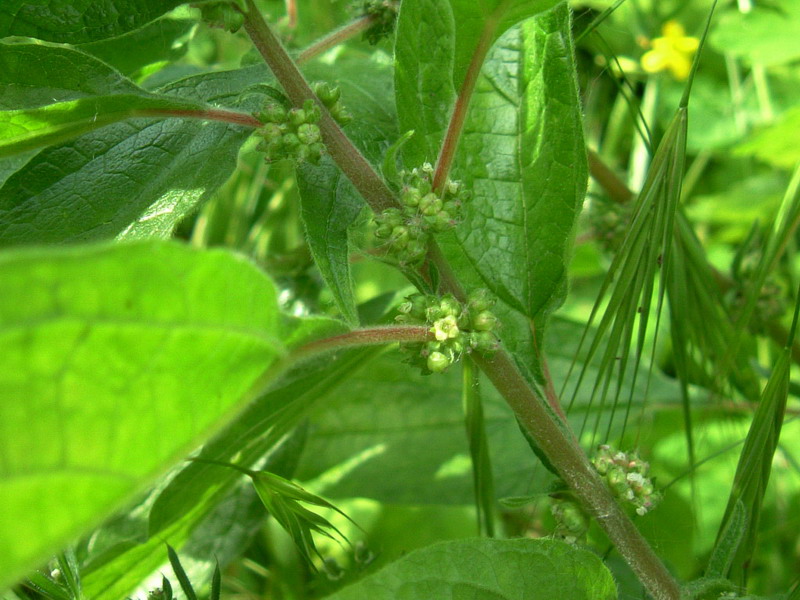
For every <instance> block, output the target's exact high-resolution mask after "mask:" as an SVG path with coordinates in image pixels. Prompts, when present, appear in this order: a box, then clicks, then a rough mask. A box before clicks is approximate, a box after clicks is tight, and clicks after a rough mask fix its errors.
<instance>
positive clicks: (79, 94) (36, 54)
mask: <svg viewBox="0 0 800 600" xmlns="http://www.w3.org/2000/svg"><path fill="white" fill-rule="evenodd" d="M0 86H2V88H3V93H2V94H0V109H2V110H10V109H21V108H35V107H37V106H45V105H47V104H53V103H55V102H66V101H68V100H77V99H80V98H88V97H91V96H105V95H109V94H135V93H139V92H141V89H140V88H139V87H137V86H136V84H134V83H133V82H132V81H131V80H129V79H126V78H125V77H123V76H122V75H120V73H119V72H117V71H116V70H114V69H112V68H111V67H109V66H108V65H107V64H105V63H103V62H101V61H99V60H97V59H96V58H94V57H92V56H89V55H88V54H85V53H83V52H79V51H77V50H73V49H71V48H67V47H64V46H54V45H51V44H41V43H30V42H26V43H9V42H0Z"/></svg>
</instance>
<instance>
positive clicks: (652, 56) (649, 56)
mask: <svg viewBox="0 0 800 600" xmlns="http://www.w3.org/2000/svg"><path fill="white" fill-rule="evenodd" d="M667 62H668V61H667V57H666V55H665V53H664V52H659V51H658V50H650V52H645V53H644V54H643V55H642V68H643V69H644V70H645V71H646V72H648V73H658V72H659V71H663V70H664V69H665V68H666V67H667Z"/></svg>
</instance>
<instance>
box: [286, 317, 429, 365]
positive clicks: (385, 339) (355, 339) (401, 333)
mask: <svg viewBox="0 0 800 600" xmlns="http://www.w3.org/2000/svg"><path fill="white" fill-rule="evenodd" d="M433 339H434V337H433V333H431V331H430V327H428V326H426V325H390V326H387V327H373V328H370V329H356V330H354V331H349V332H347V333H343V334H341V335H336V336H333V337H329V338H323V339H321V340H314V341H313V342H309V343H307V344H305V345H304V346H300V347H299V348H297V349H296V350H294V351H292V352H291V353H290V354H289V356H290V357H291V358H292V360H293V362H295V361H300V360H305V359H306V358H310V357H312V356H316V355H317V354H322V353H324V352H331V351H334V350H342V349H344V348H351V347H353V346H377V345H380V344H392V343H395V342H412V343H413V342H419V343H422V342H427V341H430V340H433Z"/></svg>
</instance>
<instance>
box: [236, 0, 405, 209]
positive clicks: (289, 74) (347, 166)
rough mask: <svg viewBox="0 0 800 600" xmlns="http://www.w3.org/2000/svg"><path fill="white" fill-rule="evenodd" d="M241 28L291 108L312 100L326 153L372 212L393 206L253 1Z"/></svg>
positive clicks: (380, 182)
mask: <svg viewBox="0 0 800 600" xmlns="http://www.w3.org/2000/svg"><path fill="white" fill-rule="evenodd" d="M244 27H245V30H246V31H247V34H248V35H249V36H250V39H251V40H252V41H253V44H254V45H255V47H256V49H257V50H258V51H259V52H260V53H261V56H263V57H264V60H265V61H266V63H267V65H268V66H269V68H270V70H271V71H272V72H273V73H274V75H275V77H276V78H277V80H278V81H279V82H280V83H281V85H283V89H284V91H285V92H286V95H287V96H288V97H289V99H290V100H291V101H292V104H294V105H295V106H302V105H303V103H304V102H305V101H306V100H309V99H312V100H314V101H315V102H316V103H317V105H318V106H319V108H320V112H321V113H322V117H321V118H320V121H319V128H320V131H321V132H322V139H323V141H324V142H325V146H326V148H327V149H328V153H329V154H330V155H331V157H332V158H333V159H334V160H335V161H336V163H337V164H338V165H339V168H340V169H341V170H342V172H343V173H344V174H345V176H347V178H348V179H349V180H350V181H351V182H352V183H353V185H354V186H355V187H356V189H357V190H358V191H359V192H361V195H362V196H363V197H364V200H366V201H367V203H368V204H369V205H370V206H371V207H372V209H373V210H374V211H376V212H380V211H383V210H386V209H387V208H391V207H392V206H396V205H397V203H396V201H395V199H394V195H393V194H392V191H391V190H390V189H389V187H388V186H387V185H386V183H385V182H384V181H383V179H382V178H381V177H380V175H378V174H377V173H376V172H375V170H374V169H373V168H372V165H371V164H369V162H368V161H367V159H366V158H364V156H363V155H362V154H361V153H360V152H359V151H358V149H357V148H356V147H355V146H353V144H352V143H351V142H350V140H349V139H348V138H347V136H346V135H345V134H344V131H342V128H341V127H339V124H338V123H336V121H335V120H334V119H333V117H331V115H330V113H329V112H328V109H327V108H325V105H324V104H322V102H320V101H319V99H318V98H317V97H316V95H315V94H314V92H313V91H312V90H311V87H310V86H309V85H308V82H307V81H306V80H305V78H304V77H303V74H302V73H301V72H300V70H299V69H298V68H297V65H296V64H295V63H294V61H293V60H292V59H291V57H290V56H289V54H288V53H287V52H286V49H285V48H284V47H283V46H282V45H281V43H280V41H279V40H278V38H277V37H275V34H274V33H273V32H272V30H271V29H270V28H269V25H267V23H266V22H265V21H264V19H263V17H262V16H261V13H259V12H258V9H257V8H256V6H255V4H253V0H247V13H246V14H245V21H244Z"/></svg>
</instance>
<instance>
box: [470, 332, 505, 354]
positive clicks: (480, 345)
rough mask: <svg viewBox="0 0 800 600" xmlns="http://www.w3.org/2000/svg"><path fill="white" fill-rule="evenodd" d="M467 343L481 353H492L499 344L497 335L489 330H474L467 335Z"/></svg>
mask: <svg viewBox="0 0 800 600" xmlns="http://www.w3.org/2000/svg"><path fill="white" fill-rule="evenodd" d="M469 345H470V347H471V348H472V349H473V350H475V351H476V352H480V353H481V354H492V353H493V352H494V351H496V350H497V347H498V345H499V343H498V341H497V336H495V335H494V334H493V333H492V332H491V331H475V332H472V333H471V334H470V335H469Z"/></svg>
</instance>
